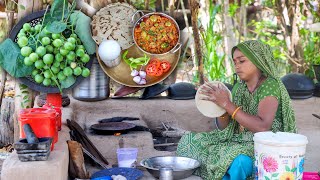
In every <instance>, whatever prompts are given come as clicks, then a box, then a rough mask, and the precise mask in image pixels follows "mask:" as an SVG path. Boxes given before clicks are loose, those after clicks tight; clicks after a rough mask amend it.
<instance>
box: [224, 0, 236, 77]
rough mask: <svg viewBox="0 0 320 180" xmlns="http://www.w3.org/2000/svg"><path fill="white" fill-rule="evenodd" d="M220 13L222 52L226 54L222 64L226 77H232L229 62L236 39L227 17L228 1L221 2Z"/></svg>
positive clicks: (229, 19)
mask: <svg viewBox="0 0 320 180" xmlns="http://www.w3.org/2000/svg"><path fill="white" fill-rule="evenodd" d="M222 3H223V4H222V5H223V8H222V12H223V22H224V23H223V24H224V31H223V32H224V36H223V37H224V52H225V54H226V56H225V60H224V64H225V67H226V71H227V72H226V73H227V76H231V75H232V67H231V63H230V60H229V57H230V55H231V49H232V48H233V47H234V46H235V45H236V43H237V41H236V37H235V35H234V32H233V29H234V25H233V23H232V18H231V17H230V16H229V1H225V0H223V1H222Z"/></svg>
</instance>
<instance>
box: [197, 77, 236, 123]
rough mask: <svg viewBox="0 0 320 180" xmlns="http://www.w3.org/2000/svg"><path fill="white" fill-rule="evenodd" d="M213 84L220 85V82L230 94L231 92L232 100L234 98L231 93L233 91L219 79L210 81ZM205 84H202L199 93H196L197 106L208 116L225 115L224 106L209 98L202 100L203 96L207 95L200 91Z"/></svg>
mask: <svg viewBox="0 0 320 180" xmlns="http://www.w3.org/2000/svg"><path fill="white" fill-rule="evenodd" d="M209 83H210V84H211V85H213V86H218V84H220V86H223V87H224V88H225V89H227V90H228V92H229V94H230V100H231V99H232V95H231V91H230V90H229V89H228V88H227V87H226V86H225V85H224V84H223V83H222V82H219V81H212V82H209ZM204 86H205V85H204V84H203V85H201V86H200V88H199V89H198V91H197V93H196V97H195V101H196V106H197V108H198V110H199V111H200V112H201V113H202V114H203V115H204V116H207V117H211V118H214V117H219V116H221V115H223V114H224V113H225V112H226V110H225V109H223V108H222V107H220V106H218V105H217V104H215V103H213V102H212V101H207V100H202V99H201V98H203V97H205V95H203V94H201V93H200V91H201V89H202V88H203V87H204Z"/></svg>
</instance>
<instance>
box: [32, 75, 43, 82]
mask: <svg viewBox="0 0 320 180" xmlns="http://www.w3.org/2000/svg"><path fill="white" fill-rule="evenodd" d="M34 80H35V81H36V82H37V83H39V84H40V83H42V81H43V80H44V77H43V76H42V75H41V74H37V75H36V76H35V77H34Z"/></svg>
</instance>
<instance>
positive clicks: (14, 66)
mask: <svg viewBox="0 0 320 180" xmlns="http://www.w3.org/2000/svg"><path fill="white" fill-rule="evenodd" d="M23 59H24V58H23V56H22V55H21V54H20V48H19V47H18V45H17V44H16V43H14V42H13V41H12V40H11V39H6V40H5V41H4V42H3V43H1V45H0V66H1V67H3V69H5V70H6V71H7V72H8V73H9V74H10V75H11V76H13V77H17V78H19V77H26V76H28V75H31V72H32V70H33V69H34V66H26V65H25V64H24V62H23Z"/></svg>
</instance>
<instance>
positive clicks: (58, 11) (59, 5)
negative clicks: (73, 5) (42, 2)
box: [50, 0, 69, 20]
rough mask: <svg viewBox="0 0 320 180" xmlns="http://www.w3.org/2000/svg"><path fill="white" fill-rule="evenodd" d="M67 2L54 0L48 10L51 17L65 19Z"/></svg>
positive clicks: (66, 0)
mask: <svg viewBox="0 0 320 180" xmlns="http://www.w3.org/2000/svg"><path fill="white" fill-rule="evenodd" d="M68 12H69V10H68V0H54V1H53V3H52V6H51V9H50V15H51V17H54V18H56V19H57V20H61V19H62V16H64V17H67V14H68Z"/></svg>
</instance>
